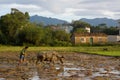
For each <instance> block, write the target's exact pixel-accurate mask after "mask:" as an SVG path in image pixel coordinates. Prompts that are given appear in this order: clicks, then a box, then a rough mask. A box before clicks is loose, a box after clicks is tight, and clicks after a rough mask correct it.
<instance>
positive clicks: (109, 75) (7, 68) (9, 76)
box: [0, 52, 120, 80]
mask: <svg viewBox="0 0 120 80" xmlns="http://www.w3.org/2000/svg"><path fill="white" fill-rule="evenodd" d="M0 54H1V55H0V80H120V57H108V56H99V55H90V54H85V53H60V54H61V55H63V56H64V58H65V60H64V63H63V64H60V63H59V62H56V64H52V63H49V62H44V63H40V62H39V63H38V64H35V60H36V54H35V52H29V54H30V55H28V57H27V60H28V61H29V62H27V63H23V64H20V65H18V62H19V61H18V60H19V55H18V53H17V54H16V53H15V52H14V53H13V52H3V53H0Z"/></svg>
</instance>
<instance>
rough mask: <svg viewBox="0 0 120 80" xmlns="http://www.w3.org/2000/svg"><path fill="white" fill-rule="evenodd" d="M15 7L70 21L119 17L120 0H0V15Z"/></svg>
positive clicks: (23, 10)
mask: <svg viewBox="0 0 120 80" xmlns="http://www.w3.org/2000/svg"><path fill="white" fill-rule="evenodd" d="M11 8H16V9H18V10H20V11H22V12H29V15H30V16H33V15H39V16H44V17H52V18H58V19H62V20H66V21H68V22H71V21H72V20H79V19H81V18H88V19H93V18H105V17H106V18H111V19H120V0H0V16H2V15H5V14H8V13H10V12H11Z"/></svg>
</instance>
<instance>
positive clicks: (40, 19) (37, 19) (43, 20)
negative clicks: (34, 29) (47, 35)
mask: <svg viewBox="0 0 120 80" xmlns="http://www.w3.org/2000/svg"><path fill="white" fill-rule="evenodd" d="M30 21H31V22H35V23H43V24H44V25H57V24H63V23H68V22H67V21H64V20H60V19H56V18H47V17H43V16H38V15H34V16H31V17H30Z"/></svg>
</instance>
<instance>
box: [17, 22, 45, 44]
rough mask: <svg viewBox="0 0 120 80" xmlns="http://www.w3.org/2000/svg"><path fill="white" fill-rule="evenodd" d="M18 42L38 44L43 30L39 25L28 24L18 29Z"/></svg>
mask: <svg viewBox="0 0 120 80" xmlns="http://www.w3.org/2000/svg"><path fill="white" fill-rule="evenodd" d="M16 38H17V41H16V42H18V43H21V45H23V43H28V44H33V45H40V41H41V40H42V38H43V30H42V28H41V27H36V25H34V24H31V23H30V24H28V25H27V26H25V27H23V28H22V29H20V30H19V31H18V33H17V35H16Z"/></svg>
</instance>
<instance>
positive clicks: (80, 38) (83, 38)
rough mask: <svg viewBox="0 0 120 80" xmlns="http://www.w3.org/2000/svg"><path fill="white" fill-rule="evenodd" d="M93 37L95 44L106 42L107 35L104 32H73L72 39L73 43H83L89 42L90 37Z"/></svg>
mask: <svg viewBox="0 0 120 80" xmlns="http://www.w3.org/2000/svg"><path fill="white" fill-rule="evenodd" d="M91 38H92V39H93V44H94V43H95V44H96V43H106V42H107V35H105V34H103V33H83V34H82V33H81V34H73V35H72V36H71V40H72V43H73V44H81V43H89V44H90V39H91Z"/></svg>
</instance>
